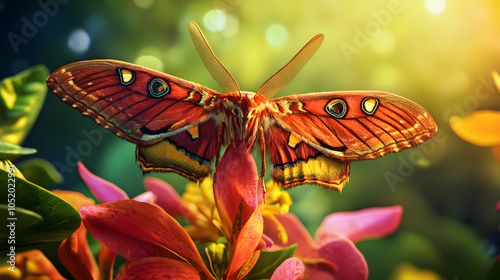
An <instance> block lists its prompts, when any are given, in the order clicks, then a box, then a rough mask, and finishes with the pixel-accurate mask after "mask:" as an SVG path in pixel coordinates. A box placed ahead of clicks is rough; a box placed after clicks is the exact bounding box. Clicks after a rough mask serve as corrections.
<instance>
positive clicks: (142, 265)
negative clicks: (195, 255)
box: [115, 257, 213, 280]
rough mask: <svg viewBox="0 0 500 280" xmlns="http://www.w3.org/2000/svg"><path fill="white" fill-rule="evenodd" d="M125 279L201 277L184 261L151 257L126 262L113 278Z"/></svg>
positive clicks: (117, 279)
mask: <svg viewBox="0 0 500 280" xmlns="http://www.w3.org/2000/svg"><path fill="white" fill-rule="evenodd" d="M125 279H179V280H182V279H186V280H196V279H201V278H200V275H199V274H198V272H197V271H196V270H195V269H194V268H193V267H192V266H190V265H189V264H187V263H185V262H181V261H175V260H171V259H167V258H160V257H151V258H144V259H140V260H137V261H135V262H130V263H127V264H126V265H125V266H124V268H123V269H122V270H121V271H120V273H119V274H118V276H116V278H115V280H125ZM209 279H213V277H211V278H209Z"/></svg>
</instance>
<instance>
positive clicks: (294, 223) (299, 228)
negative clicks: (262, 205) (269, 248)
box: [264, 213, 315, 258]
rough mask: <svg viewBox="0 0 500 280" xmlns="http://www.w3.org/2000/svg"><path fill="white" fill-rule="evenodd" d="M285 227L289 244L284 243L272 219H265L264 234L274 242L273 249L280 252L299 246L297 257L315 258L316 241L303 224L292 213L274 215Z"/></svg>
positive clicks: (296, 252)
mask: <svg viewBox="0 0 500 280" xmlns="http://www.w3.org/2000/svg"><path fill="white" fill-rule="evenodd" d="M274 216H275V217H276V218H277V219H278V221H279V222H280V223H281V224H282V225H283V227H284V228H285V231H286V233H287V235H288V242H286V243H283V242H282V241H281V238H280V237H279V231H278V229H277V227H276V226H273V225H274V222H273V221H272V220H271V219H268V218H264V225H265V226H264V233H265V234H266V235H267V236H268V237H270V238H271V239H272V240H273V241H274V246H273V249H275V250H279V249H282V248H286V247H288V246H291V245H293V244H297V245H298V246H297V250H296V251H295V255H296V256H298V257H302V258H313V257H314V247H315V245H314V241H313V240H312V238H311V235H310V234H309V232H308V231H307V229H306V228H305V227H304V225H303V224H302V222H301V221H300V220H299V219H298V218H297V217H296V216H295V215H293V214H292V213H286V214H278V215H274Z"/></svg>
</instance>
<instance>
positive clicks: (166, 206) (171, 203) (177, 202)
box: [144, 177, 198, 222]
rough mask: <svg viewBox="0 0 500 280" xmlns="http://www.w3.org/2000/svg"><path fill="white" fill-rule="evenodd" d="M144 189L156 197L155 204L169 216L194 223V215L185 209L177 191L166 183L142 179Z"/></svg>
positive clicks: (152, 179)
mask: <svg viewBox="0 0 500 280" xmlns="http://www.w3.org/2000/svg"><path fill="white" fill-rule="evenodd" d="M144 186H146V189H148V190H149V191H151V192H153V193H154V194H155V195H156V204H157V205H158V206H160V207H161V208H163V210H165V211H166V212H167V213H168V214H169V215H170V216H172V217H176V216H181V217H184V218H186V219H188V220H189V221H191V222H194V221H196V220H197V219H198V218H196V215H195V214H193V212H192V211H191V210H190V209H189V208H187V207H186V206H185V205H184V203H183V201H182V199H181V197H180V196H179V194H178V193H177V191H175V189H174V188H173V187H172V186H171V185H170V184H168V183H167V182H165V181H163V180H160V179H158V178H154V177H146V178H145V179H144Z"/></svg>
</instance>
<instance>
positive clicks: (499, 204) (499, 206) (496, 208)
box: [495, 201, 500, 211]
mask: <svg viewBox="0 0 500 280" xmlns="http://www.w3.org/2000/svg"><path fill="white" fill-rule="evenodd" d="M495 211H500V201H499V202H498V203H497V206H495Z"/></svg>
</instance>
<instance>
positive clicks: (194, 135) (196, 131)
mask: <svg viewBox="0 0 500 280" xmlns="http://www.w3.org/2000/svg"><path fill="white" fill-rule="evenodd" d="M187 132H188V133H189V136H191V139H193V140H194V139H198V137H200V127H199V126H198V125H197V126H193V127H191V128H189V129H188V130H187Z"/></svg>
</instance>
